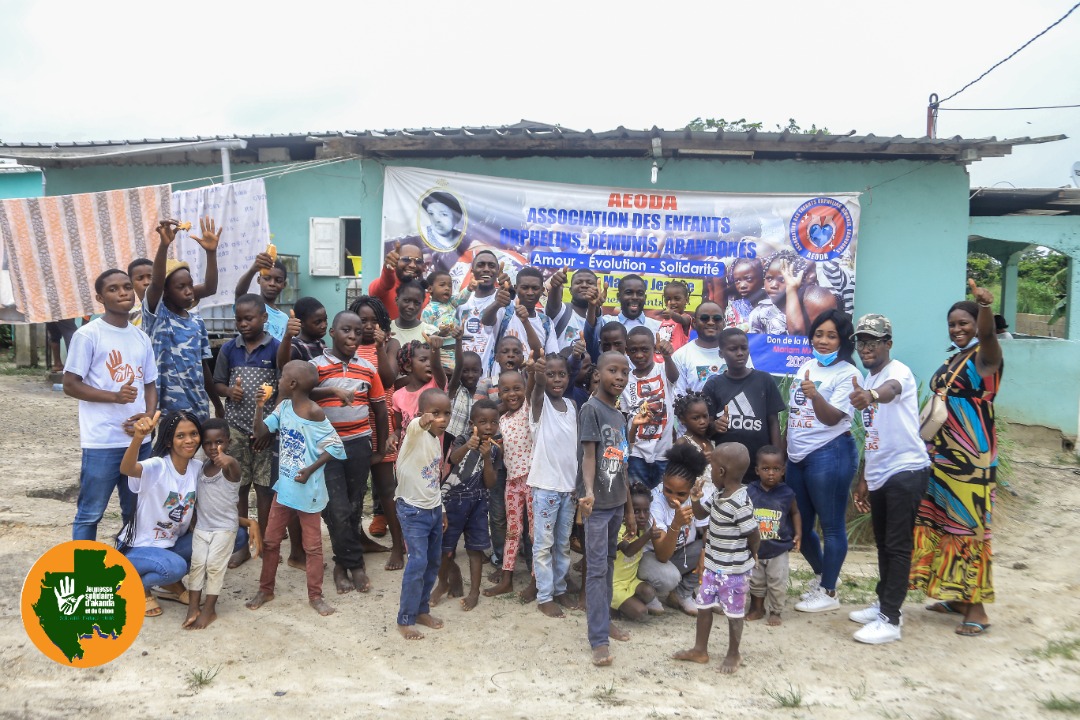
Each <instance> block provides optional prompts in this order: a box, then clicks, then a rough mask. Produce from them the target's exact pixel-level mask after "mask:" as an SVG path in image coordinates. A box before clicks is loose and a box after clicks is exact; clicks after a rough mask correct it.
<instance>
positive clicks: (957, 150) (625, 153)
mask: <svg viewBox="0 0 1080 720" xmlns="http://www.w3.org/2000/svg"><path fill="white" fill-rule="evenodd" d="M1064 137H1065V136H1064V135H1054V136H1049V137H1037V138H1030V137H1022V138H1007V139H1002V140H998V139H997V138H995V137H989V138H962V137H960V136H954V137H951V138H931V137H926V136H924V137H904V136H901V135H894V136H891V137H885V136H877V135H874V134H869V135H856V134H855V131H854V130H852V131H851V132H848V133H844V134H826V133H824V132H818V133H813V134H801V133H791V132H788V131H786V130H785V131H783V132H758V131H756V130H751V131H749V132H723V131H703V130H689V129H681V130H663V129H661V128H658V127H653V128H651V129H649V130H631V129H628V128H625V127H623V126H619V127H617V128H615V129H613V130H605V131H600V132H594V131H593V130H583V131H579V130H571V129H569V128H564V127H561V126H559V125H551V124H547V123H540V122H533V121H527V120H522V121H521V122H519V123H515V124H513V125H501V126H487V125H483V126H472V127H451V128H428V127H422V128H406V129H386V130H347V131H313V132H306V133H271V134H268V135H208V136H205V135H199V136H191V137H174V138H142V139H135V140H106V141H88V142H81V141H74V142H51V143H49V142H45V143H42V142H37V143H2V144H0V157H12V158H17V159H19V160H22V161H23V162H28V163H31V164H41V165H65V164H83V163H87V162H93V163H109V162H115V160H110V159H109V158H117V157H126V156H129V155H134V154H149V155H154V154H158V155H176V154H187V153H193V152H199V151H205V150H207V149H210V150H213V149H214V148H213V145H214V144H215V143H222V142H230V141H239V142H243V143H246V146H247V147H246V149H245V150H237V151H235V152H234V154H233V157H234V161H236V162H251V161H254V160H256V159H257V156H258V150H259V149H262V148H271V147H285V148H289V149H290V151H291V159H293V160H298V159H304V158H305V157H316V156H323V157H325V156H333V155H347V154H356V155H359V156H378V157H452V156H457V155H484V156H510V157H526V156H556V157H559V156H562V157H584V156H598V157H641V156H656V157H710V158H715V157H724V156H741V157H754V158H760V159H778V158H805V159H866V160H869V159H940V160H943V161H952V162H961V163H967V162H973V161H975V160H979V159H981V158H985V157H1002V156H1004V155H1008V154H1009V153H1010V152H1011V151H1012V148H1013V147H1015V146H1018V145H1030V144H1037V143H1044V142H1053V141H1056V140H1061V139H1064ZM657 142H658V143H659V147H657ZM185 161H186V162H207V163H209V162H213V160H212V159H210V158H191V157H187V158H186V160H185ZM169 162H176V160H169Z"/></svg>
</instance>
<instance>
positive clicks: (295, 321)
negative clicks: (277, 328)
mask: <svg viewBox="0 0 1080 720" xmlns="http://www.w3.org/2000/svg"><path fill="white" fill-rule="evenodd" d="M299 334H300V318H298V317H296V313H295V312H294V311H292V310H290V311H289V322H288V323H287V324H286V325H285V339H286V340H291V339H292V338H294V337H296V336H297V335H299Z"/></svg>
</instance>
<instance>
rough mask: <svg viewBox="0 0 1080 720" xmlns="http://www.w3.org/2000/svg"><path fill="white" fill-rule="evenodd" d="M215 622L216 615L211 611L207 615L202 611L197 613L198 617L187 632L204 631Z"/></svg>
mask: <svg viewBox="0 0 1080 720" xmlns="http://www.w3.org/2000/svg"><path fill="white" fill-rule="evenodd" d="M215 620H217V613H216V612H214V611H213V610H211V611H210V612H209V613H207V612H206V610H203V611H202V612H201V613H199V617H198V618H197V619H196V620H195V622H194V623H192V625H191V627H190V628H188V629H189V630H205V629H206V626H207V625H209V624H210V623H212V622H214V621H215Z"/></svg>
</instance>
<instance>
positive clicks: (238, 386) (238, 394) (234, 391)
mask: <svg viewBox="0 0 1080 720" xmlns="http://www.w3.org/2000/svg"><path fill="white" fill-rule="evenodd" d="M226 397H228V398H229V399H230V400H232V401H233V402H234V403H238V402H243V401H244V384H243V383H242V382H241V381H240V376H239V375H237V376H236V382H235V383H234V384H233V386H232V387H230V388H229V392H228V394H227V395H226Z"/></svg>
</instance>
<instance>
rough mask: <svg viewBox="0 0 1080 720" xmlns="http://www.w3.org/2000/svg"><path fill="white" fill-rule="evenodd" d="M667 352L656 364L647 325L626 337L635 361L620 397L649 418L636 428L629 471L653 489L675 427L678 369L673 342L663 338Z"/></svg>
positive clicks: (633, 411)
mask: <svg viewBox="0 0 1080 720" xmlns="http://www.w3.org/2000/svg"><path fill="white" fill-rule="evenodd" d="M660 344H661V347H662V348H663V353H664V356H665V363H664V367H663V368H660V367H658V366H657V363H656V360H655V357H654V356H655V346H654V345H653V334H652V332H651V331H650V330H649V329H648V328H646V327H640V326H639V327H636V328H633V329H631V330H630V332H629V334H628V336H627V339H626V353H627V355H628V356H629V357H630V364H631V365H633V368H634V370H633V372H632V373H631V374H630V382H629V383H627V385H626V389H625V390H623V392H622V396H621V397H620V401H621V402H620V408H621V409H622V410H623V412H626V413H629V414H630V415H633V416H637V415H641V414H643V415H644V416H645V419H646V420H647V421H646V422H645V423H644V424H642V425H640V426H639V427H638V429H637V437H636V438H635V441H634V448H633V450H631V452H630V460H629V466H628V472H629V476H630V483H631V484H634V483H641V484H642V485H644V486H645V487H647V488H649V489H650V490H652V489H653V488H654V487H656V486H657V485H659V484H660V479H661V478H662V477H663V476H664V466H665V465H666V463H665V462H664V454H665V453H666V452H667V451H668V448H670V447H671V442H672V433H673V431H674V423H673V422H672V419H673V414H674V411H673V408H672V402H673V401H674V399H675V394H674V393H673V392H672V387H671V386H672V381H671V377H672V373H675V372H677V371H676V370H675V366H674V364H672V362H671V345H670V344H669V343H667V342H664V341H661V343H660Z"/></svg>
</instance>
